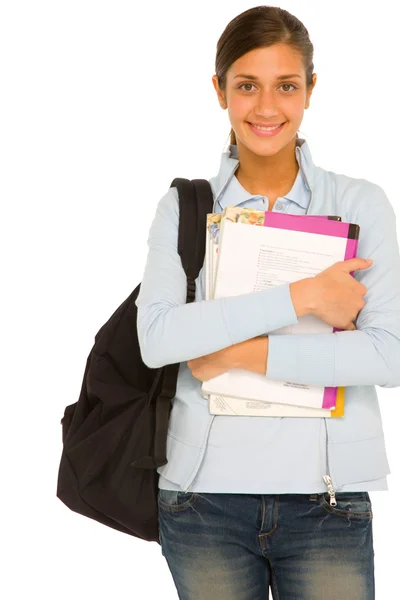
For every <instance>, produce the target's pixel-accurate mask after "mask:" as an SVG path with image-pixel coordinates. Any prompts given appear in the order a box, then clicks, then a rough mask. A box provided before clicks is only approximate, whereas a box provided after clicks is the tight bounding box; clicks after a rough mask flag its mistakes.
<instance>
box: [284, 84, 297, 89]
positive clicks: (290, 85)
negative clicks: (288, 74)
mask: <svg viewBox="0 0 400 600" xmlns="http://www.w3.org/2000/svg"><path fill="white" fill-rule="evenodd" d="M285 85H286V86H289V87H292V88H293V89H295V90H297V87H296V86H295V85H293V84H292V83H282V85H281V87H283V86H285Z"/></svg>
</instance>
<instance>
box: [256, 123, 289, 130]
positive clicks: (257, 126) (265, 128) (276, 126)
mask: <svg viewBox="0 0 400 600" xmlns="http://www.w3.org/2000/svg"><path fill="white" fill-rule="evenodd" d="M252 125H253V127H255V128H256V129H262V130H263V131H274V129H278V127H280V126H281V125H282V123H280V124H279V125H275V127H260V125H254V123H252Z"/></svg>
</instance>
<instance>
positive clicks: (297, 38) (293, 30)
mask: <svg viewBox="0 0 400 600" xmlns="http://www.w3.org/2000/svg"><path fill="white" fill-rule="evenodd" d="M278 43H285V44H288V45H289V46H292V48H293V49H294V50H295V51H296V52H298V53H299V54H301V56H302V58H303V64H304V69H305V72H306V85H307V87H309V86H311V85H312V84H313V81H312V75H313V71H314V63H313V57H314V46H313V45H312V43H311V41H310V38H309V35H308V31H307V29H306V28H305V26H304V25H303V23H302V22H301V21H299V19H297V18H296V17H295V16H294V15H292V14H291V13H289V12H288V11H287V10H284V9H283V8H279V7H277V6H256V7H254V8H250V9H249V10H246V11H245V12H243V13H241V14H240V15H238V16H237V17H235V18H234V19H232V21H231V22H230V23H228V25H227V26H226V28H225V30H224V31H223V33H222V35H221V37H220V38H219V40H218V43H217V54H216V58H215V74H216V75H217V77H218V85H219V87H220V89H221V91H225V89H226V76H227V71H228V69H229V68H230V66H231V65H232V64H233V63H234V62H235V61H236V60H237V59H238V58H240V57H241V56H243V55H244V54H246V53H247V52H250V50H254V49H256V48H265V47H267V46H272V45H273V44H278ZM297 137H298V135H297ZM230 143H231V144H236V136H235V132H234V131H233V129H231V132H230Z"/></svg>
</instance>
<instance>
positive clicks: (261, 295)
mask: <svg viewBox="0 0 400 600" xmlns="http://www.w3.org/2000/svg"><path fill="white" fill-rule="evenodd" d="M178 228H179V200H178V193H177V190H176V188H170V190H169V191H168V192H167V193H166V194H165V195H164V196H163V197H162V198H161V200H160V201H159V203H158V205H157V209H156V213H155V216H154V219H153V222H152V225H151V227H150V231H149V236H148V247H149V249H148V255H147V261H146V265H145V269H144V273H143V278H142V282H141V286H140V291H139V295H138V297H137V299H136V306H137V308H138V311H137V331H138V339H139V346H140V350H141V355H142V359H143V361H144V363H145V364H146V365H147V366H148V367H150V368H158V367H162V366H164V365H167V364H174V363H178V362H183V361H188V360H192V359H194V358H198V357H200V356H205V355H206V354H210V353H212V352H217V351H218V350H222V349H223V348H226V347H228V346H231V345H233V344H238V343H240V342H243V341H245V340H248V339H251V338H254V337H256V336H259V335H264V334H268V333H270V332H271V331H274V330H276V329H280V328H281V327H285V326H287V325H291V324H292V325H293V324H296V323H298V319H297V315H296V312H295V308H294V306H293V302H292V299H291V294H290V287H289V284H283V285H281V286H279V287H276V288H273V289H269V290H262V291H260V292H254V293H251V294H242V295H239V296H233V297H229V298H219V299H216V300H210V301H206V300H197V301H196V302H191V303H188V304H187V303H186V275H185V271H184V269H183V267H182V263H181V258H180V256H179V254H178V252H177V244H178ZM204 235H205V232H204Z"/></svg>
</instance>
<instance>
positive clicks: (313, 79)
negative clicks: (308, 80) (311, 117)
mask: <svg viewBox="0 0 400 600" xmlns="http://www.w3.org/2000/svg"><path fill="white" fill-rule="evenodd" d="M316 83H317V74H316V73H313V76H312V84H311V85H310V87H309V88H308V90H307V96H306V103H305V105H304V108H308V107H309V106H310V99H311V94H312V93H313V90H314V88H315V84H316Z"/></svg>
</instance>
